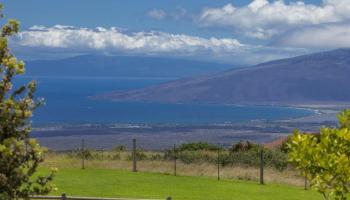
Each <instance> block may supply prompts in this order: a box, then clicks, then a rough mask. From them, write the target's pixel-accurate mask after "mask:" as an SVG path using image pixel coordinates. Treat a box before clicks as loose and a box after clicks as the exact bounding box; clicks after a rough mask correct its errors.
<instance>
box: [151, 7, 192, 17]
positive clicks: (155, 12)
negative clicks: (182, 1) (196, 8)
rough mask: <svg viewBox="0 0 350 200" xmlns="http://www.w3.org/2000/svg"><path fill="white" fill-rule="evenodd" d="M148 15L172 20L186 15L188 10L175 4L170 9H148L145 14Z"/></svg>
mask: <svg viewBox="0 0 350 200" xmlns="http://www.w3.org/2000/svg"><path fill="white" fill-rule="evenodd" d="M146 15H147V16H148V17H150V18H152V19H156V20H163V19H173V20H180V19H183V18H185V17H188V16H187V15H188V12H187V10H186V9H185V8H183V7H180V6H177V7H175V8H174V9H172V10H170V11H165V10H163V9H158V8H153V9H151V10H149V11H148V12H147V14H146Z"/></svg>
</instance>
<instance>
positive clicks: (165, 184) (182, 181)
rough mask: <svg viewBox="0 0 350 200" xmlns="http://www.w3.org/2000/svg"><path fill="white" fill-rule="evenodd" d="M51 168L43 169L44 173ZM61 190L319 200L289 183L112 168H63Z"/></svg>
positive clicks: (197, 198)
mask: <svg viewBox="0 0 350 200" xmlns="http://www.w3.org/2000/svg"><path fill="white" fill-rule="evenodd" d="M45 171H47V170H45V169H41V172H45ZM54 182H55V184H56V185H57V186H58V188H59V189H58V191H57V192H55V193H54V194H57V195H59V194H61V193H67V194H68V195H73V196H98V197H135V198H157V199H165V198H166V197H167V196H171V197H173V199H175V200H185V199H191V200H215V199H217V200H229V199H230V200H231V199H239V200H255V199H256V200H274V199H276V200H302V199H307V200H313V199H315V200H318V199H321V196H320V195H318V194H317V193H315V192H313V191H305V190H303V189H302V188H299V187H293V186H286V185H276V184H269V185H263V186H262V185H259V184H258V183H256V182H249V181H238V180H221V181H217V180H216V179H215V178H210V177H189V176H177V177H175V176H171V175H165V174H157V173H144V172H138V173H132V172H127V171H122V170H111V169H85V170H81V169H68V168H66V169H62V170H60V171H59V173H58V174H57V176H56V178H55V181H54Z"/></svg>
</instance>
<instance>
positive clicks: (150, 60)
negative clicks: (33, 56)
mask: <svg viewBox="0 0 350 200" xmlns="http://www.w3.org/2000/svg"><path fill="white" fill-rule="evenodd" d="M26 64H27V66H28V67H27V72H26V75H29V76H75V77H77V76H108V77H180V78H182V77H189V76H195V75H204V74H211V73H216V72H219V71H223V70H226V69H228V68H231V67H233V66H232V65H229V64H220V63H210V62H201V61H193V60H184V59H174V58H160V57H145V56H102V55H81V56H75V57H70V58H65V59H58V60H34V61H27V62H26Z"/></svg>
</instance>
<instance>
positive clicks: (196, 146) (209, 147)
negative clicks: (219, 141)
mask: <svg viewBox="0 0 350 200" xmlns="http://www.w3.org/2000/svg"><path fill="white" fill-rule="evenodd" d="M218 149H222V147H220V146H218V145H215V144H209V143H207V142H192V143H184V144H181V145H180V146H179V147H178V148H177V150H178V151H199V150H206V151H217V150H218Z"/></svg>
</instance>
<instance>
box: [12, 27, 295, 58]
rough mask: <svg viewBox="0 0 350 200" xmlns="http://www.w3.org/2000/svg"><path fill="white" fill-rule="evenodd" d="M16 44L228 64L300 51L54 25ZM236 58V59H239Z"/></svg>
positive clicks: (36, 30)
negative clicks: (175, 57) (173, 57)
mask: <svg viewBox="0 0 350 200" xmlns="http://www.w3.org/2000/svg"><path fill="white" fill-rule="evenodd" d="M13 43H14V44H15V45H16V46H19V47H29V48H41V49H46V48H48V49H58V50H61V51H62V50H64V49H67V50H69V51H75V52H80V53H91V52H104V53H107V54H112V55H113V54H121V53H122V54H136V55H161V56H178V57H189V58H196V57H198V58H199V57H204V58H205V59H208V60H217V61H223V62H231V63H235V62H236V63H246V64H251V63H257V62H262V61H266V60H270V59H276V58H281V57H286V56H291V55H298V54H301V52H302V51H299V50H293V49H282V48H278V49H274V48H268V47H264V46H253V45H247V44H242V43H241V42H239V41H238V40H236V39H232V38H215V37H211V38H203V37H195V36H189V35H184V34H171V33H165V32H155V31H151V32H126V31H123V30H120V29H118V28H115V27H112V28H103V27H97V28H96V29H89V28H78V27H73V26H62V25H56V26H53V27H45V26H33V27H31V28H30V29H29V30H27V31H23V32H21V33H19V34H18V35H17V37H16V38H14V40H13ZM238 61H239V62H238Z"/></svg>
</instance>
